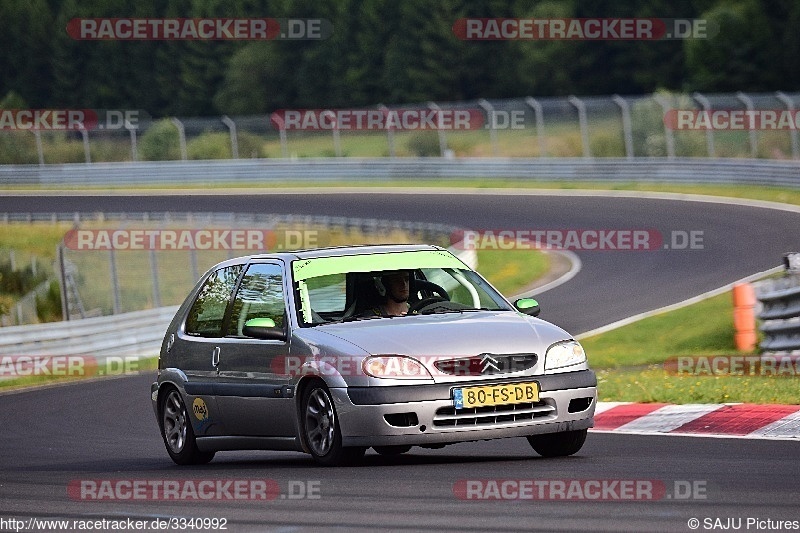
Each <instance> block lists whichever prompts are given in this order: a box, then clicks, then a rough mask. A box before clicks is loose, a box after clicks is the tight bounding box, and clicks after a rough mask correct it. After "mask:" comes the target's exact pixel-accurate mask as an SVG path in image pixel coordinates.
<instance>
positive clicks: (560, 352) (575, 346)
mask: <svg viewBox="0 0 800 533" xmlns="http://www.w3.org/2000/svg"><path fill="white" fill-rule="evenodd" d="M585 361H586V352H584V351H583V346H581V344H580V343H579V342H578V341H564V342H559V343H556V344H554V345H552V346H551V347H550V348H548V349H547V353H546V354H545V356H544V369H545V370H553V369H555V368H562V367H565V366H572V365H577V364H580V363H583V362H585Z"/></svg>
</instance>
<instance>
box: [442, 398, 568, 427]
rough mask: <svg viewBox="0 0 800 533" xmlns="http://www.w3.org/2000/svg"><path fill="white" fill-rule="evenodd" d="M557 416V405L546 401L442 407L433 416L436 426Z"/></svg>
mask: <svg viewBox="0 0 800 533" xmlns="http://www.w3.org/2000/svg"><path fill="white" fill-rule="evenodd" d="M555 416H556V407H555V405H551V404H549V403H547V402H546V401H541V402H536V403H517V404H513V405H493V406H490V407H469V408H466V409H456V408H455V407H440V408H439V409H437V410H436V414H435V415H434V416H433V425H434V427H469V426H492V425H502V424H513V423H515V422H528V421H531V420H533V419H535V418H549V417H555Z"/></svg>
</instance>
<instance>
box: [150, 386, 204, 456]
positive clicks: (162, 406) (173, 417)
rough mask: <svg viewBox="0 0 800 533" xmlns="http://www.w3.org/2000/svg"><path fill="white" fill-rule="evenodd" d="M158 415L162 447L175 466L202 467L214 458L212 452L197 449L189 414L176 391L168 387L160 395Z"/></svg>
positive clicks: (181, 397)
mask: <svg viewBox="0 0 800 533" xmlns="http://www.w3.org/2000/svg"><path fill="white" fill-rule="evenodd" d="M158 413H159V416H158V420H159V424H160V426H161V437H162V438H163V439H164V446H166V448H167V453H168V454H169V456H170V457H171V458H172V460H173V461H175V463H176V464H179V465H204V464H206V463H208V462H209V461H211V460H212V459H213V458H214V452H201V451H200V450H199V449H198V448H197V440H196V439H195V436H194V429H192V423H191V421H190V418H189V412H188V410H187V409H186V403H185V402H184V401H183V396H181V393H180V392H179V391H178V389H176V388H173V387H170V388H169V389H168V390H166V391H165V392H164V394H162V395H161V401H160V402H159V408H158Z"/></svg>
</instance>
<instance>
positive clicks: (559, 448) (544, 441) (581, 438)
mask: <svg viewBox="0 0 800 533" xmlns="http://www.w3.org/2000/svg"><path fill="white" fill-rule="evenodd" d="M587 433H588V431H587V430H585V429H580V430H576V431H562V432H560V433H545V434H544V435H531V436H530V437H528V442H529V443H530V445H531V447H532V448H533V449H534V450H535V451H536V453H538V454H539V455H541V456H542V457H566V456H568V455H572V454H575V453H578V451H579V450H580V449H581V448H582V447H583V443H584V442H586V434H587Z"/></svg>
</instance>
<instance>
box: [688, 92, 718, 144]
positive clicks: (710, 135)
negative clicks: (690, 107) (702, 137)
mask: <svg viewBox="0 0 800 533" xmlns="http://www.w3.org/2000/svg"><path fill="white" fill-rule="evenodd" d="M692 98H694V99H695V100H696V101H697V103H698V104H700V106H701V107H702V108H703V111H705V112H706V113H711V102H709V101H708V98H706V97H705V96H703V95H702V94H700V93H698V92H695V93H692ZM706 146H707V147H708V157H717V151H716V149H715V148H714V130H713V128H708V129H707V130H706Z"/></svg>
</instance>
